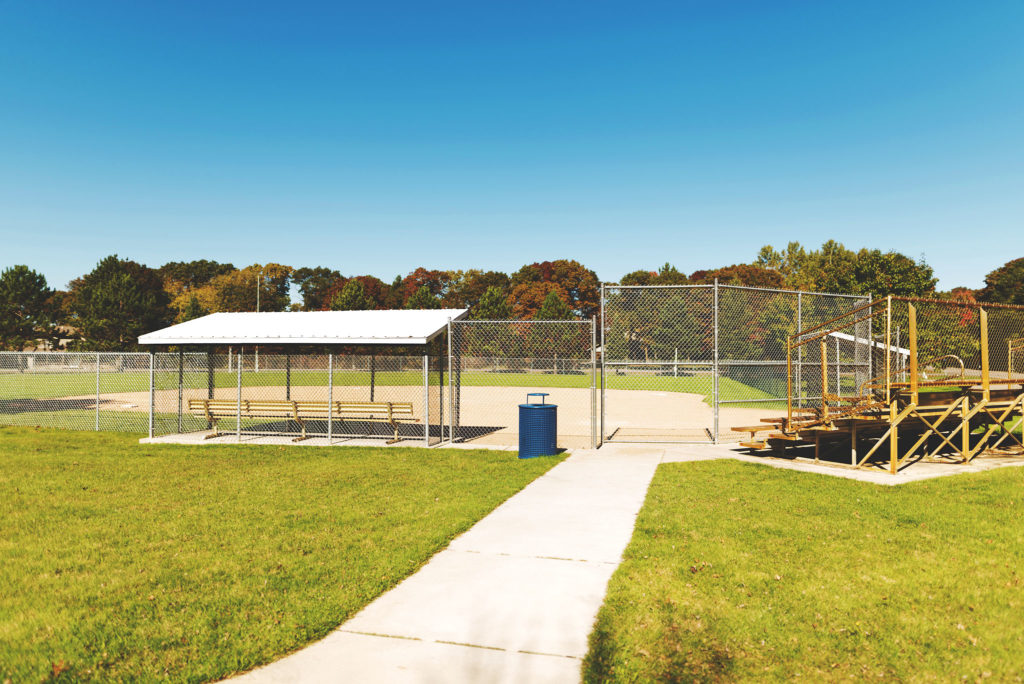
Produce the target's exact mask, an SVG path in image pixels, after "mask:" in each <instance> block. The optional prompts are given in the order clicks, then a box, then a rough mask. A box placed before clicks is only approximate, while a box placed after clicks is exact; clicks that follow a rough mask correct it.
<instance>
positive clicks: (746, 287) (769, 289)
mask: <svg viewBox="0 0 1024 684" xmlns="http://www.w3.org/2000/svg"><path fill="white" fill-rule="evenodd" d="M714 287H715V285H714V284H713V283H700V284H696V285H619V284H618V283H601V288H602V289H611V290H655V289H677V290H685V289H705V290H710V289H713V288H714ZM718 287H719V288H720V289H725V290H751V291H754V292H776V293H779V294H796V295H811V296H814V297H842V298H844V299H870V296H869V295H858V294H841V293H838V292H809V291H806V290H786V289H781V288H774V287H752V286H750V285H723V284H719V285H718ZM894 299H895V297H894ZM1007 306H1009V305H1007ZM1022 308H1024V307H1022Z"/></svg>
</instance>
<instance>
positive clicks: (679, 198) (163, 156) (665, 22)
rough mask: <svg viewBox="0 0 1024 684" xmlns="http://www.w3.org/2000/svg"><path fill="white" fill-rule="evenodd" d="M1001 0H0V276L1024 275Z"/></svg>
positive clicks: (1015, 53) (1009, 13) (1017, 157)
mask: <svg viewBox="0 0 1024 684" xmlns="http://www.w3.org/2000/svg"><path fill="white" fill-rule="evenodd" d="M1022 36H1024V3H1022V2H1019V1H1016V0H1014V1H1009V2H956V3H951V2H941V1H939V2H936V1H929V2H919V3H912V2H891V1H887V2H864V1H857V2H831V1H830V2H815V1H811V0H807V1H805V2H784V1H773V2H764V1H759V2H722V1H721V0H717V1H713V0H708V1H706V2H684V1H678V0H677V1H674V2H665V3H642V2H621V3H606V2H594V1H590V2H579V3H558V2H537V3H526V2H515V3H511V2H509V3H496V2H481V1H479V0H474V1H473V2H464V3H446V2H438V3H424V2H408V3H403V2H358V3H340V2H330V3H327V2H325V3H300V2H287V3H285V2H281V3H274V4H269V3H267V4H263V3H257V2H234V3H228V2H220V3H218V2H213V1H211V0H202V1H194V2H193V1H183V0H176V1H175V2H164V3H155V2H134V1H125V2H118V3H113V2H102V1H100V0H92V1H90V2H80V1H79V0H74V1H70V2H49V1H47V2H32V1H30V0H25V1H15V0H0V266H6V265H10V264H15V263H27V264H29V265H30V266H32V267H34V268H36V269H38V270H40V271H42V272H43V273H44V274H45V275H46V276H47V278H48V279H49V280H50V281H51V284H53V285H57V286H64V285H65V284H66V282H67V281H68V280H69V279H70V278H72V277H75V276H77V275H79V274H81V273H84V272H86V271H88V270H90V269H91V268H92V267H93V266H94V265H95V263H96V261H98V260H99V259H100V258H101V257H102V256H104V255H106V254H109V253H112V252H116V253H118V254H120V255H121V256H123V257H128V258H132V259H135V260H138V261H141V262H144V263H147V264H149V265H151V266H159V265H160V264H162V263H164V262H166V261H170V260H189V259H197V258H211V259H217V260H220V261H231V262H233V263H234V264H235V265H237V266H241V265H245V264H249V263H253V262H266V261H277V262H281V263H287V264H290V265H292V266H296V267H297V266H303V265H308V266H315V265H325V266H330V267H333V268H337V269H339V270H340V271H341V272H342V273H344V274H347V275H350V274H354V273H372V274H375V275H378V276H380V277H382V278H385V279H390V278H392V277H393V276H395V275H396V274H404V273H406V272H408V271H409V270H411V269H413V268H414V267H416V266H420V265H424V266H427V267H431V268H469V267H478V268H493V269H500V270H505V271H511V270H513V269H515V268H518V267H519V266H520V265H521V264H523V263H526V262H531V261H534V260H543V259H555V258H562V257H568V258H576V259H578V260H580V261H582V262H583V263H584V264H586V265H588V266H590V267H591V268H593V269H595V270H596V271H597V273H598V275H599V276H600V277H601V278H602V279H605V280H615V279H617V278H619V277H620V276H621V275H622V274H623V273H625V272H627V271H630V270H633V269H636V268H656V267H657V266H659V265H660V264H662V263H664V262H665V261H671V262H673V263H674V264H676V266H678V267H679V268H680V269H682V270H684V271H687V272H689V271H692V270H694V269H697V268H706V267H716V266H722V265H727V264H731V263H735V262H742V261H749V260H751V259H752V258H753V257H754V256H755V254H756V252H757V250H758V248H759V247H760V246H761V245H763V244H766V243H772V244H775V245H780V246H781V245H784V244H785V243H786V242H787V241H789V240H799V241H801V242H803V243H805V244H807V245H812V246H816V245H819V244H820V243H821V242H822V241H824V240H825V239H829V238H834V239H836V240H840V241H842V242H843V243H845V244H846V245H847V246H848V247H860V246H869V247H878V248H881V249H883V250H888V249H895V250H898V251H901V252H904V253H906V254H908V255H910V256H913V257H919V256H922V255H923V256H924V257H925V258H926V259H927V260H928V262H929V263H930V264H932V265H933V266H934V267H935V270H936V273H937V274H938V275H939V277H940V279H941V282H940V287H943V288H948V287H952V286H955V285H967V286H972V287H975V286H979V285H981V283H982V279H983V278H984V275H985V274H986V273H987V272H988V271H990V270H992V269H993V268H995V267H996V266H998V265H1000V264H1002V263H1003V262H1005V261H1007V260H1008V259H1010V258H1014V257H1018V256H1024V230H1022V229H1024V221H1022V217H1024V39H1022Z"/></svg>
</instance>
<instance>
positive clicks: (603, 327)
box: [598, 283, 608, 445]
mask: <svg viewBox="0 0 1024 684" xmlns="http://www.w3.org/2000/svg"><path fill="white" fill-rule="evenodd" d="M604 289H605V288H604V283H601V337H600V340H601V425H600V428H601V429H600V434H599V435H598V443H599V444H601V445H603V444H604V435H605V431H604V414H605V404H606V401H605V392H604V388H605V378H606V377H608V368H607V363H606V359H607V358H608V340H606V339H605V334H606V332H607V327H606V325H607V324H606V323H605V318H604V315H605V314H604V296H605V295H604Z"/></svg>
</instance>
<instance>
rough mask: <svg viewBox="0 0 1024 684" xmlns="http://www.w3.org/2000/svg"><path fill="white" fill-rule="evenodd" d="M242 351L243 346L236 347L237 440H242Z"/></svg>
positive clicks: (243, 349)
mask: <svg viewBox="0 0 1024 684" xmlns="http://www.w3.org/2000/svg"><path fill="white" fill-rule="evenodd" d="M244 351H245V347H244V346H242V347H239V348H238V363H236V364H235V370H236V372H237V373H238V390H237V401H238V404H237V411H236V413H235V421H236V422H235V440H236V441H238V442H241V441H242V354H243V353H244Z"/></svg>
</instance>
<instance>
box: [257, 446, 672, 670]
mask: <svg viewBox="0 0 1024 684" xmlns="http://www.w3.org/2000/svg"><path fill="white" fill-rule="evenodd" d="M662 456H663V450H661V449H657V448H653V449H652V448H650V447H643V446H637V447H617V448H615V449H606V450H600V451H583V452H577V453H574V454H573V455H571V456H570V457H569V458H568V459H566V461H565V462H563V463H561V464H559V465H557V466H556V467H554V468H552V469H551V470H550V471H549V472H548V473H546V474H545V475H543V476H542V477H540V478H538V479H537V480H535V481H534V482H533V483H531V484H530V485H528V486H527V487H526V488H525V489H523V491H521V492H519V493H518V494H516V495H515V496H513V497H512V498H510V499H509V500H508V501H506V502H505V503H503V504H502V505H501V506H499V507H498V508H497V509H495V510H494V512H492V513H491V514H490V515H488V516H487V517H486V518H484V519H483V520H481V521H480V522H478V523H477V524H476V525H475V526H474V527H473V528H471V529H470V530H469V531H468V532H466V533H465V534H463V535H462V536H460V537H458V538H457V539H455V540H454V541H453V542H452V543H451V545H450V546H449V547H448V548H447V549H445V550H444V551H441V552H440V553H438V554H437V555H435V556H434V557H433V558H432V559H431V560H430V561H429V562H428V563H427V564H426V565H425V566H424V567H423V568H421V569H420V571H419V572H417V573H416V574H414V575H412V576H411V577H409V578H408V579H406V580H405V581H404V582H402V583H401V584H399V585H398V586H397V587H395V588H394V589H392V590H391V591H389V592H387V593H386V594H384V595H382V596H381V597H379V598H378V599H377V600H376V601H374V602H373V603H371V604H370V605H368V606H367V607H366V608H364V609H363V610H362V611H361V612H359V613H358V614H357V615H355V616H354V617H353V618H352V619H350V620H349V621H348V622H346V623H345V624H343V625H342V626H341V627H340V628H339V629H338V630H336V631H335V632H333V633H332V634H330V635H329V636H327V637H326V638H325V639H323V640H321V641H319V642H317V643H315V644H312V645H310V646H308V647H306V648H304V649H302V650H301V651H298V652H296V653H294V654H292V655H290V656H287V657H285V658H282V659H281V660H278V661H276V662H274V663H271V664H269V665H267V666H265V667H262V668H259V669H257V670H253V671H252V672H249V673H247V674H245V675H243V676H241V677H239V678H238V681H241V682H247V683H252V684H257V683H259V684H263V683H268V682H300V681H301V682H538V683H539V682H576V681H579V676H580V664H581V659H582V658H583V656H584V655H586V652H587V638H588V636H589V634H590V632H591V629H592V627H593V623H594V618H595V616H596V615H597V611H598V609H599V608H600V607H601V603H602V601H603V600H604V595H605V590H606V587H607V584H608V580H609V578H610V577H611V575H612V573H613V572H614V571H615V568H616V567H617V566H618V564H619V562H620V560H621V557H622V552H623V550H624V549H625V548H626V545H627V544H628V543H629V539H630V537H631V536H632V533H633V525H634V523H635V521H636V516H637V514H638V513H639V511H640V507H641V506H642V505H643V501H644V497H645V495H646V492H647V487H648V485H649V484H650V481H651V478H652V477H653V475H654V470H655V468H656V467H657V465H658V463H659V462H660V461H661V459H662Z"/></svg>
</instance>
